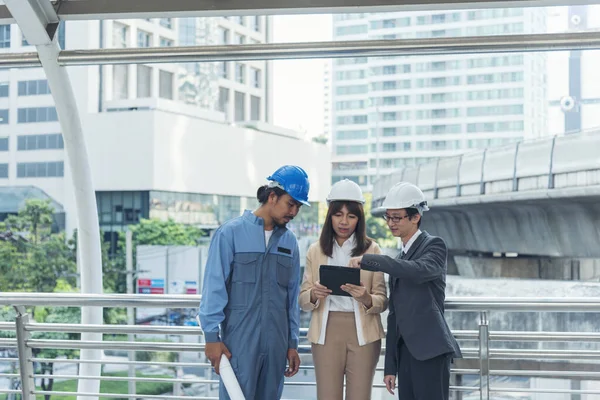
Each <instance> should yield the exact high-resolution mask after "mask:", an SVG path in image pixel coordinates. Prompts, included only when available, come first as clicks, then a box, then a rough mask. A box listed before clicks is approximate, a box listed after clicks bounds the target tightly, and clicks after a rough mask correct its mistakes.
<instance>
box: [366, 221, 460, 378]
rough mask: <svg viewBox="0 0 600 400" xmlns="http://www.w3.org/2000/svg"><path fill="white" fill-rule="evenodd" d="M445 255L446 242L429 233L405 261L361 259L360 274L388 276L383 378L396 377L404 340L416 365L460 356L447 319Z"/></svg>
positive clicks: (399, 259)
mask: <svg viewBox="0 0 600 400" xmlns="http://www.w3.org/2000/svg"><path fill="white" fill-rule="evenodd" d="M447 256H448V249H447V248H446V243H445V242H444V240H443V239H442V238H439V237H436V236H431V235H429V234H428V233H427V232H422V233H421V235H420V236H419V237H418V238H417V240H416V241H415V242H414V243H413V244H412V246H411V247H410V249H409V250H408V254H406V255H405V256H404V257H401V256H398V258H396V259H394V258H391V257H388V256H384V255H371V254H368V255H365V256H363V258H362V262H361V268H362V269H366V270H369V271H381V272H385V273H386V274H389V276H390V303H389V311H390V312H389V315H388V324H387V329H388V331H387V337H386V351H385V368H384V373H385V375H396V373H397V372H398V350H397V349H398V342H399V340H400V339H403V340H404V343H405V344H406V347H407V348H408V351H410V353H411V354H412V356H413V357H414V358H416V359H417V360H421V361H423V360H429V359H431V358H434V357H437V356H439V355H442V354H447V353H451V354H452V355H453V357H455V358H460V357H462V354H461V352H460V348H459V346H458V343H457V342H456V340H455V339H454V336H453V335H452V333H451V332H450V328H449V327H448V324H447V323H446V320H445V319H444V300H445V298H446V293H445V290H446V270H447V265H446V258H447Z"/></svg>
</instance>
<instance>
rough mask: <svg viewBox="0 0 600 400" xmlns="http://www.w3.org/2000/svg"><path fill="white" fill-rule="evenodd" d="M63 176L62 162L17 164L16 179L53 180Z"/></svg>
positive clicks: (63, 167)
mask: <svg viewBox="0 0 600 400" xmlns="http://www.w3.org/2000/svg"><path fill="white" fill-rule="evenodd" d="M60 176H65V166H64V162H62V161H55V162H31V163H17V178H54V177H60Z"/></svg>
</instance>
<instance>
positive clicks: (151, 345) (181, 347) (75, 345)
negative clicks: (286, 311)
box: [26, 339, 479, 355]
mask: <svg viewBox="0 0 600 400" xmlns="http://www.w3.org/2000/svg"><path fill="white" fill-rule="evenodd" d="M26 344H27V346H29V347H31V348H36V349H101V350H107V349H111V350H142V351H162V350H165V351H203V350H204V346H205V345H204V343H201V344H196V343H169V342H121V341H85V340H41V339H29V340H27V342H26ZM298 348H299V349H302V350H307V351H309V350H310V349H311V347H310V346H308V345H300V346H298ZM462 352H463V354H472V355H478V354H479V353H478V350H477V349H474V348H465V349H462ZM384 353H385V348H382V349H381V354H384Z"/></svg>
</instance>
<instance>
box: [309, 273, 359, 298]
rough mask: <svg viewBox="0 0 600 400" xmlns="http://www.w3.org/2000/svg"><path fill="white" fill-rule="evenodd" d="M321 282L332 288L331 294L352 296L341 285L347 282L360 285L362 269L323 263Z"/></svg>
mask: <svg viewBox="0 0 600 400" xmlns="http://www.w3.org/2000/svg"><path fill="white" fill-rule="evenodd" d="M319 283H320V284H321V285H323V286H325V287H327V289H329V290H331V294H332V295H334V296H347V297H352V295H351V294H350V293H348V292H345V291H344V290H342V288H341V287H342V285H346V284H351V285H356V286H360V270H359V269H354V268H348V267H340V266H335V265H321V267H320V268H319Z"/></svg>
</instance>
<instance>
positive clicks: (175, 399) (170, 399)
mask: <svg viewBox="0 0 600 400" xmlns="http://www.w3.org/2000/svg"><path fill="white" fill-rule="evenodd" d="M33 394H35V395H38V394H39V395H57V396H82V397H99V398H101V397H109V398H111V399H114V398H128V399H132V398H141V397H143V398H144V399H164V400H190V399H194V400H219V398H218V397H196V396H194V397H190V396H160V395H151V394H127V393H89V392H62V391H48V390H34V391H33Z"/></svg>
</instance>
